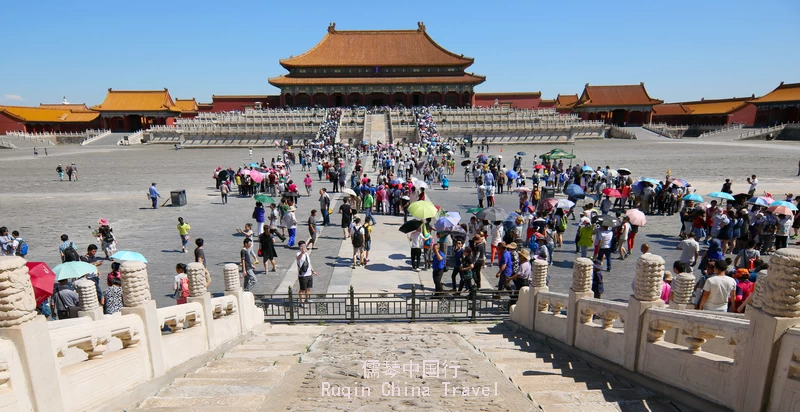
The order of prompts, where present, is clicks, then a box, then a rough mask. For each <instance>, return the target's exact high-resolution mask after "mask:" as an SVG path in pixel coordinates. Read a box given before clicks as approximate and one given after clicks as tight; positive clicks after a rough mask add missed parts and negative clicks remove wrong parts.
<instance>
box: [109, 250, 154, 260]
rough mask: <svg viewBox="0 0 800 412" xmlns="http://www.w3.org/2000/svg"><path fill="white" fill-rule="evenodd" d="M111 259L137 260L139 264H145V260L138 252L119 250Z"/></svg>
mask: <svg viewBox="0 0 800 412" xmlns="http://www.w3.org/2000/svg"><path fill="white" fill-rule="evenodd" d="M111 258H112V259H116V260H121V261H126V260H138V261H139V262H144V263H147V259H145V258H144V256H142V254H141V253H139V252H131V251H130V250H120V251H117V253H114V254H113V255H111Z"/></svg>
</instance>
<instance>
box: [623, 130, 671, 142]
mask: <svg viewBox="0 0 800 412" xmlns="http://www.w3.org/2000/svg"><path fill="white" fill-rule="evenodd" d="M621 129H623V130H625V131H627V132H630V133H633V134H634V135H636V139H637V140H644V141H665V140H670V138H668V137H666V136H662V135H660V134H658V133H653V132H651V131H649V130H647V129H645V128H643V127H621Z"/></svg>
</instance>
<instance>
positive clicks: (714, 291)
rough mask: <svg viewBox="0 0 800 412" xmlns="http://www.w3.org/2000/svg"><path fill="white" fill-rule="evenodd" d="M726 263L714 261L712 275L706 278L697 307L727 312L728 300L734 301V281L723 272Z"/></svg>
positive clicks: (725, 268) (726, 266) (726, 265)
mask: <svg viewBox="0 0 800 412" xmlns="http://www.w3.org/2000/svg"><path fill="white" fill-rule="evenodd" d="M727 269H728V264H727V263H725V261H724V260H718V261H716V262H714V276H712V277H710V278H708V279H707V280H706V283H705V285H704V286H703V295H702V296H701V297H700V305H699V306H698V309H700V310H708V311H714V312H727V311H728V301H729V300H730V301H731V302H735V301H736V281H735V280H733V278H732V277H730V276H727V275H726V274H725V272H726V271H727Z"/></svg>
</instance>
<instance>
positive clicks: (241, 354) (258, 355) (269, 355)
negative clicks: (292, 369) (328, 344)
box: [223, 348, 305, 359]
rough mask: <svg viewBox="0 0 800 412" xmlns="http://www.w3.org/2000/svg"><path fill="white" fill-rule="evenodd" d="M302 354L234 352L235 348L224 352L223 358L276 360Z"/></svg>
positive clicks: (289, 352) (293, 352)
mask: <svg viewBox="0 0 800 412" xmlns="http://www.w3.org/2000/svg"><path fill="white" fill-rule="evenodd" d="M304 352H305V351H303V352H300V351H280V350H278V351H273V350H236V348H234V349H231V350H230V351H229V352H226V353H225V355H223V358H251V359H258V358H277V357H281V356H297V355H300V354H302V353H304Z"/></svg>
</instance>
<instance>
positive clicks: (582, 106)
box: [571, 83, 664, 126]
mask: <svg viewBox="0 0 800 412" xmlns="http://www.w3.org/2000/svg"><path fill="white" fill-rule="evenodd" d="M661 103H664V101H663V100H658V99H653V98H652V97H650V96H649V95H648V94H647V90H646V89H645V88H644V83H639V84H634V85H620V86H589V83H586V86H585V87H584V88H583V93H581V97H580V98H578V101H577V102H575V103H574V104H572V105H571V106H572V111H573V112H574V113H578V114H579V115H580V117H581V118H582V119H583V120H602V121H604V122H605V123H607V124H614V125H617V126H625V125H641V124H645V123H650V117H651V116H652V113H653V106H655V105H657V104H661Z"/></svg>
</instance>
